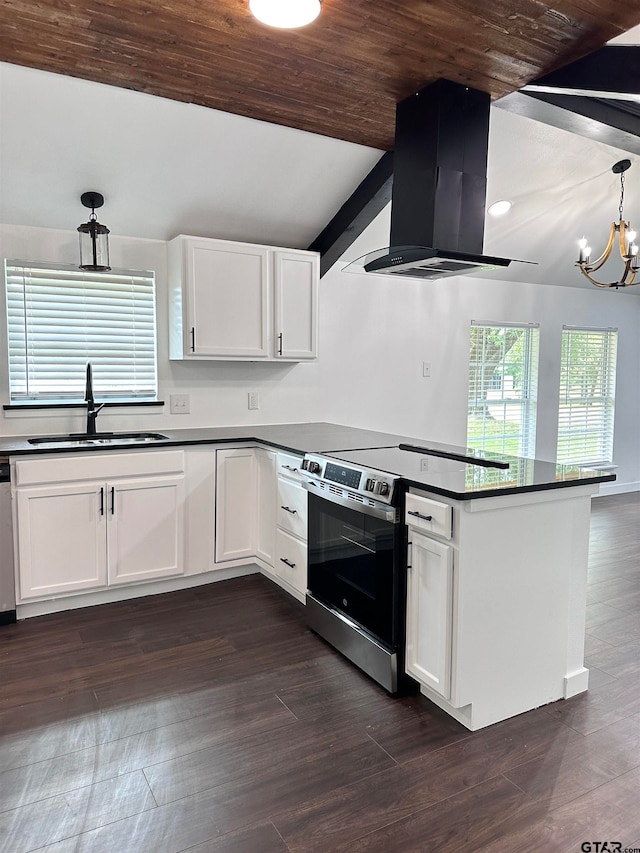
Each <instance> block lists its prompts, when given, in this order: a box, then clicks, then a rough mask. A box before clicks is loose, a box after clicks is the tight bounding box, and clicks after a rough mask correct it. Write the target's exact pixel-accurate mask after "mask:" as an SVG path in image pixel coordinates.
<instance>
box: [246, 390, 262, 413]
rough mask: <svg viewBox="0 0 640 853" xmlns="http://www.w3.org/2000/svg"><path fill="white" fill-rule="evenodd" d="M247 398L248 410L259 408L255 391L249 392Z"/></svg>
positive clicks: (258, 400)
mask: <svg viewBox="0 0 640 853" xmlns="http://www.w3.org/2000/svg"><path fill="white" fill-rule="evenodd" d="M248 398H249V400H248V403H249V408H250V409H252V410H254V409H259V408H260V394H259V393H258V392H257V391H249V394H248Z"/></svg>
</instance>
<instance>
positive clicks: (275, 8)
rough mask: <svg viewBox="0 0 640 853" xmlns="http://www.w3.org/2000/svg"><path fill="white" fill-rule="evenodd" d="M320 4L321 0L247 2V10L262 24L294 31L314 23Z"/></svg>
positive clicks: (257, 0)
mask: <svg viewBox="0 0 640 853" xmlns="http://www.w3.org/2000/svg"><path fill="white" fill-rule="evenodd" d="M320 3H321V0H249V9H250V10H251V13H252V14H253V15H254V17H256V18H257V19H258V20H259V21H262V23H263V24H268V25H269V26H270V27H280V28H281V29H294V28H295V27H304V26H306V25H307V24H310V23H311V21H315V19H316V18H317V17H318V15H319V14H320Z"/></svg>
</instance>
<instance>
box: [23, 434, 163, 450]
mask: <svg viewBox="0 0 640 853" xmlns="http://www.w3.org/2000/svg"><path fill="white" fill-rule="evenodd" d="M156 441H168V436H166V435H162V433H160V432H98V433H95V435H89V434H88V433H82V432H81V433H71V434H70V435H48V436H43V437H42V438H29V439H28V443H29V444H36V445H38V446H40V447H41V446H43V445H45V446H46V445H51V446H52V447H105V446H106V447H108V446H109V445H114V444H153V443H154V442H156Z"/></svg>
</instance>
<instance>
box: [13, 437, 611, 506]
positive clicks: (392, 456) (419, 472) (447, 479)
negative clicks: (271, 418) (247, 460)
mask: <svg viewBox="0 0 640 853" xmlns="http://www.w3.org/2000/svg"><path fill="white" fill-rule="evenodd" d="M158 431H159V432H161V433H162V434H163V435H166V436H167V438H166V440H164V441H156V442H153V443H152V444H144V445H131V444H126V443H123V444H117V443H116V444H109V445H108V446H95V445H92V446H89V447H86V446H85V447H82V446H80V447H65V446H62V447H60V446H51V445H48V446H47V445H33V444H29V442H28V439H29V438H32V437H35V436H11V437H7V438H0V456H24V455H29V456H37V455H42V454H47V455H49V454H57V453H77V452H81V453H103V452H105V451H114V450H118V451H122V450H125V449H126V450H131V449H138V450H140V449H143V450H144V449H148V448H150V447H152V448H155V449H158V450H159V449H162V448H165V447H175V446H184V445H194V444H222V443H225V444H226V443H234V442H238V441H255V442H259V443H261V444H267V445H270V446H271V447H274V448H277V449H280V450H287V451H291V452H294V453H325V454H331V455H332V456H335V457H336V458H338V459H341V460H342V461H344V462H346V463H347V464H348V463H349V462H352V463H353V464H363V465H366V466H368V467H371V468H378V469H379V470H381V471H385V472H387V473H390V474H396V475H397V476H400V477H402V479H403V480H404V482H405V483H406V484H407V485H409V486H416V487H418V488H423V489H425V490H427V491H431V492H434V493H436V494H441V495H444V496H446V497H450V498H456V499H459V500H470V499H474V498H481V497H493V496H495V495H506V494H514V493H518V492H533V491H543V490H547V489H556V488H565V487H571V486H580V485H588V484H594V483H595V484H597V483H604V482H609V481H612V480H615V475H614V474H612V473H610V472H609V471H592V470H587V469H582V468H578V467H576V466H565V465H556V464H555V463H554V462H546V461H542V460H538V459H524V458H520V457H510V456H501V455H500V454H482V453H481V452H480V451H474V450H471V449H469V448H466V447H458V446H455V445H448V444H442V443H439V442H431V441H427V440H425V439H416V438H410V437H405V436H399V435H394V434H392V433H384V432H376V431H374V430H366V429H358V428H354V427H348V426H343V425H341V424H330V423H293V424H264V425H258V426H229V427H210V428H207V427H200V428H195V429H164V428H162V429H159V430H158ZM401 443H403V444H410V445H415V446H418V447H419V448H422V449H424V451H428V450H430V449H431V450H435V451H436V453H437V454H440V453H443V452H444V453H454V454H457V455H466V456H469V455H470V456H474V457H475V458H477V459H480V460H482V459H484V460H485V461H487V460H489V461H490V460H497V461H499V462H500V463H502V464H506V465H508V466H509V467H508V468H493V467H486V466H483V465H478V464H468V463H466V462H465V461H464V460H450V459H445V458H442V457H441V456H439V455H430V454H428V453H421V452H407V451H399V450H398V445H399V444H401Z"/></svg>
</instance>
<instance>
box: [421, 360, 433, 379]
mask: <svg viewBox="0 0 640 853" xmlns="http://www.w3.org/2000/svg"><path fill="white" fill-rule="evenodd" d="M422 375H423V376H424V377H425V378H427V379H428V378H429V377H430V376H431V362H430V361H423V362H422Z"/></svg>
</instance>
